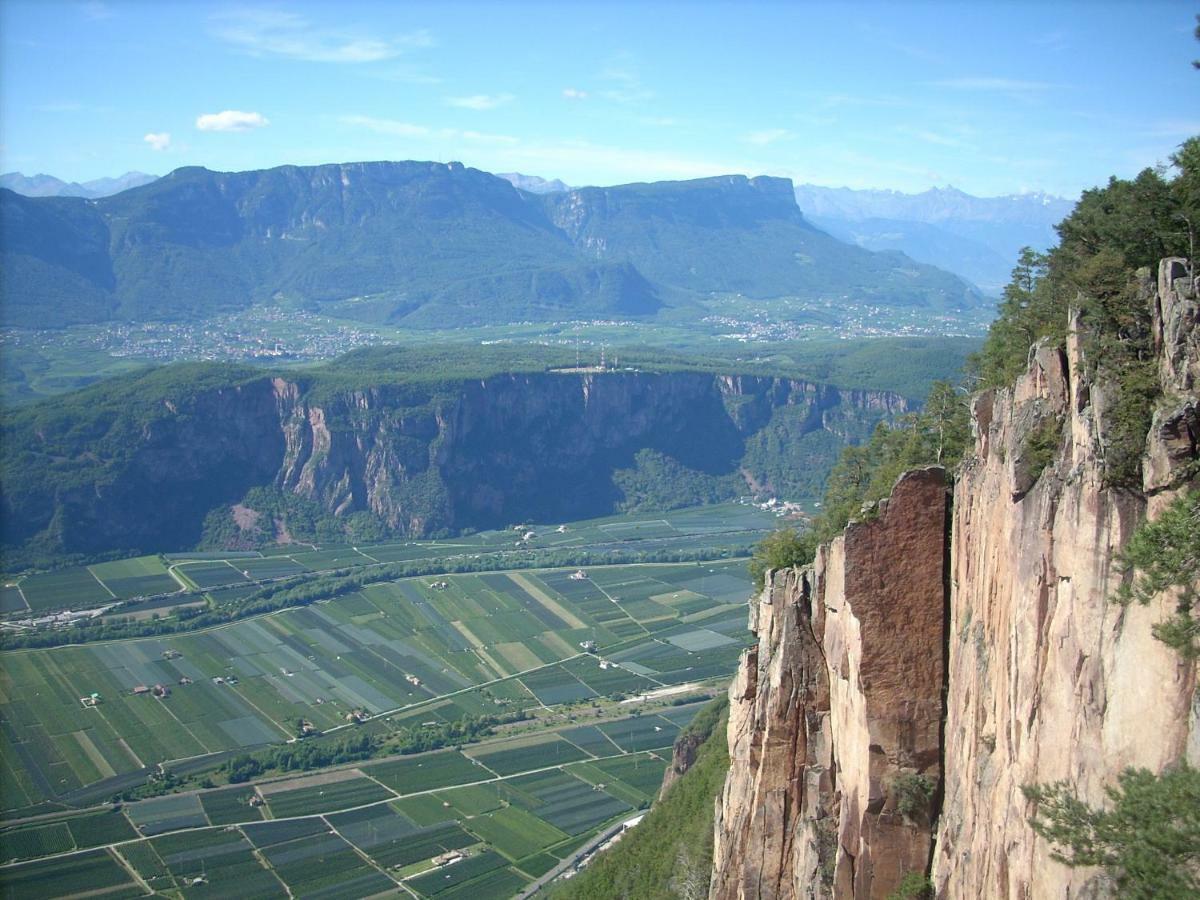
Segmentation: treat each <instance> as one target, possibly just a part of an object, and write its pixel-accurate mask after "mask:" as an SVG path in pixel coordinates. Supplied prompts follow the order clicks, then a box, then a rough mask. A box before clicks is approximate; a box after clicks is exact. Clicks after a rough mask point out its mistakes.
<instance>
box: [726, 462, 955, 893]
mask: <svg viewBox="0 0 1200 900" xmlns="http://www.w3.org/2000/svg"><path fill="white" fill-rule="evenodd" d="M946 499H947V497H946V488H945V481H944V475H943V472H942V470H940V469H924V470H919V471H916V472H910V473H908V474H907V475H905V476H904V477H902V478H901V479H900V481H899V482H897V484H896V487H895V489H894V490H893V492H892V496H891V498H890V499H889V500H886V501H884V502H882V503H881V504H880V505H879V509H878V515H877V516H875V517H874V518H872V519H871V520H869V521H866V522H862V523H858V524H854V525H852V526H850V527H849V528H847V530H846V532H845V533H844V534H843V535H842V536H841V537H839V538H837V539H836V540H834V541H833V542H832V543H830V544H829V545H826V546H823V547H822V548H821V549H820V551H819V552H818V555H817V559H816V563H815V565H814V566H813V567H812V569H808V570H804V571H800V572H797V571H785V572H777V573H774V575H773V576H772V578H771V580H770V582H769V583H768V586H767V589H766V590H765V591H764V593H763V596H762V597H761V598H760V599H759V600H758V602H757V604H756V605H755V608H754V610H753V611H752V614H751V627H752V628H753V629H754V630H755V631H756V633H757V634H758V638H759V641H758V646H757V647H755V648H752V649H751V650H749V651H748V652H747V654H746V656H745V657H744V658H743V660H742V666H741V668H740V670H739V673H738V676H737V678H736V680H735V682H734V684H733V686H732V688H731V689H730V700H731V704H732V706H731V712H730V726H729V749H730V757H731V760H732V766H731V771H730V775H729V779H728V780H727V782H726V785H725V792H724V795H723V797H722V799H721V801H720V804H719V806H718V810H717V817H718V822H717V841H716V849H715V853H714V862H715V869H714V879H713V884H712V889H711V890H712V894H711V896H712V897H714V898H744V897H759V898H776V897H778V898H785V897H827V896H838V897H851V896H854V897H879V898H883V897H886V896H887V895H888V894H889V893H890V892H891V891H892V890H894V889H895V888H896V886H897V885H898V884H899V882H900V880H901V878H902V877H903V875H904V874H905V873H906V872H909V871H917V872H924V871H925V868H926V866H927V863H928V859H929V852H930V839H931V823H932V820H933V813H934V809H933V804H934V802H935V798H936V796H937V793H938V790H939V787H940V777H941V772H940V725H941V719H942V709H943V706H942V703H943V697H942V685H943V681H944V679H943V674H944V670H943V647H944V640H943V639H944V635H943V619H944V615H945V609H946V596H945V591H946V582H945V565H946V557H945V546H946V544H945V535H946Z"/></svg>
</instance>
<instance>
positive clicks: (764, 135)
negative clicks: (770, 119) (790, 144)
mask: <svg viewBox="0 0 1200 900" xmlns="http://www.w3.org/2000/svg"><path fill="white" fill-rule="evenodd" d="M794 136H795V135H793V134H792V132H790V131H788V130H787V129H786V128H764V129H763V130H762V131H751V132H750V133H749V134H745V135H743V136H742V140H743V141H745V142H746V143H747V144H754V145H755V146H758V147H765V146H766V145H767V144H774V143H775V142H776V141H785V140H788V139H789V138H792V137H794Z"/></svg>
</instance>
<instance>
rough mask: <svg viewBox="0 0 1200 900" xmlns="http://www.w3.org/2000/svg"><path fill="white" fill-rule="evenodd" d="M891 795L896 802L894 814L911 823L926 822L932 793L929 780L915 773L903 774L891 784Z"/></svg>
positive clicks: (931, 783) (931, 785) (932, 785)
mask: <svg viewBox="0 0 1200 900" xmlns="http://www.w3.org/2000/svg"><path fill="white" fill-rule="evenodd" d="M891 793H892V797H893V798H894V799H895V801H896V812H898V813H900V815H902V816H904V818H906V819H908V820H910V821H913V822H926V821H928V819H929V804H930V802H931V801H932V800H933V793H934V784H933V782H932V781H931V780H930V779H928V778H926V777H925V776H924V775H919V774H917V773H916V772H904V773H902V774H900V775H898V776H897V777H896V779H895V780H894V781H893V782H892V785H891Z"/></svg>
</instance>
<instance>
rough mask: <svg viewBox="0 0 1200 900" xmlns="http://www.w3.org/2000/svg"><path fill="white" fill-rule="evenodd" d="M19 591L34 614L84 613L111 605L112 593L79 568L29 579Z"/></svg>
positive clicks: (23, 580) (29, 577)
mask: <svg viewBox="0 0 1200 900" xmlns="http://www.w3.org/2000/svg"><path fill="white" fill-rule="evenodd" d="M20 588H21V593H22V594H24V595H25V601H26V602H27V603H28V604H29V608H30V610H32V611H33V612H34V613H35V614H38V613H45V612H51V611H53V610H58V609H87V608H88V607H92V606H102V605H104V604H106V603H112V602H113V595H112V593H111V592H110V591H109V590H108V589H107V588H106V587H105V586H104V585H102V584H101V583H100V582H99V581H97V580H96V576H94V575H93V574H92V573H91V572H89V571H88V570H87V569H86V568H84V567H82V566H80V567H78V568H74V569H62V570H60V571H58V572H48V573H46V574H44V575H30V576H28V577H27V578H22V579H21V581H20Z"/></svg>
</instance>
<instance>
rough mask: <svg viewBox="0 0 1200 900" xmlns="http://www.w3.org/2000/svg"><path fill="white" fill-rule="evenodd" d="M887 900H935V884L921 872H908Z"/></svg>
mask: <svg viewBox="0 0 1200 900" xmlns="http://www.w3.org/2000/svg"><path fill="white" fill-rule="evenodd" d="M887 900H933V882H932V881H930V880H929V879H928V878H926V877H925V876H924V875H922V874H921V873H920V872H906V873H905V874H904V877H903V878H901V879H900V883H899V884H898V885H896V889H895V890H894V891H892V892H891V893H890V894H888V897H887Z"/></svg>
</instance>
